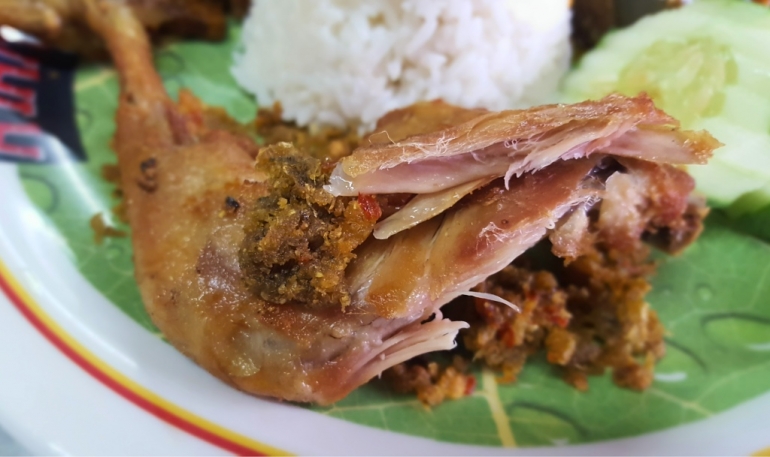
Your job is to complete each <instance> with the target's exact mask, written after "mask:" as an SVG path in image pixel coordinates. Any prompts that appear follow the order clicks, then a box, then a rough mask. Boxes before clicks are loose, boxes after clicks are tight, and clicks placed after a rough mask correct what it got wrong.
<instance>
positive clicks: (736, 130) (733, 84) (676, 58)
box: [563, 0, 770, 214]
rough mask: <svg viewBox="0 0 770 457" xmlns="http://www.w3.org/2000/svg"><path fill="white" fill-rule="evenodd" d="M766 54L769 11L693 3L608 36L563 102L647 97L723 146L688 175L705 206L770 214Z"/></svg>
mask: <svg viewBox="0 0 770 457" xmlns="http://www.w3.org/2000/svg"><path fill="white" fill-rule="evenodd" d="M768 49H770V9H768V8H766V7H762V6H759V5H755V4H752V3H749V2H744V1H739V0H700V1H696V2H695V3H693V4H691V5H688V6H686V7H683V8H680V9H677V10H671V11H665V12H661V13H658V14H655V15H653V16H649V17H647V18H644V19H642V20H640V21H639V22H637V23H636V24H635V25H633V26H631V27H628V28H626V29H623V30H618V31H614V32H611V33H610V34H608V35H607V36H606V37H605V38H604V39H603V40H602V42H601V43H599V46H597V48H595V49H594V50H592V51H591V52H589V53H587V54H586V55H585V56H584V57H583V59H582V60H581V61H580V63H579V64H578V65H577V66H576V68H574V69H573V70H572V71H571V72H570V74H569V75H568V76H567V78H566V80H565V83H564V91H563V93H564V97H565V100H564V101H566V102H577V101H581V100H585V99H588V98H601V97H603V96H604V95H607V94H609V93H611V92H620V93H622V94H625V95H637V94H638V93H639V92H647V94H649V95H650V96H651V97H652V98H653V100H655V103H656V105H657V106H658V107H660V108H662V109H663V110H665V111H666V112H667V113H669V114H671V115H672V116H674V117H676V118H677V119H679V120H680V121H681V122H682V126H683V127H684V128H688V129H696V130H698V129H706V130H708V131H709V132H711V134H712V135H714V136H715V137H716V138H717V139H719V140H720V141H721V142H722V143H724V144H725V146H724V147H722V148H720V149H719V150H717V151H716V152H715V154H714V158H713V159H712V160H711V161H710V162H709V164H708V165H705V166H692V167H689V171H690V173H691V174H692V175H693V176H694V177H695V179H696V182H697V185H698V189H699V190H700V191H701V192H703V193H704V194H705V195H706V196H707V197H709V200H710V203H711V204H712V205H714V206H729V205H732V204H735V207H734V208H731V212H733V213H736V214H737V213H741V212H747V211H753V210H755V209H758V208H760V207H762V206H766V205H768V204H770V55H768V53H767V50H768ZM744 196H745V197H744ZM741 197H744V198H741Z"/></svg>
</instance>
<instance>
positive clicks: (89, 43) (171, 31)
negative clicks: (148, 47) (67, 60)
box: [0, 0, 227, 59]
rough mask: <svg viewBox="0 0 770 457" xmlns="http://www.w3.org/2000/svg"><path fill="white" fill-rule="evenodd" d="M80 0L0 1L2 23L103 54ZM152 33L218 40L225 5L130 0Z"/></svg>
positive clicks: (202, 0)
mask: <svg viewBox="0 0 770 457" xmlns="http://www.w3.org/2000/svg"><path fill="white" fill-rule="evenodd" d="M81 3H82V2H81V0H0V25H9V26H11V27H14V28H17V29H19V30H21V31H24V32H27V33H29V34H32V35H35V36H37V37H39V38H41V39H42V40H43V41H44V42H45V43H47V44H50V45H52V46H55V47H57V48H59V49H62V50H65V51H71V52H76V53H78V54H80V55H82V56H84V57H86V58H90V59H94V58H102V57H104V56H105V52H106V50H105V49H104V44H103V43H102V42H101V40H99V39H98V38H97V37H95V36H94V35H93V33H92V32H91V30H90V29H89V27H88V25H87V24H86V23H85V22H84V21H83V20H82V17H83V12H82V9H81ZM128 4H129V5H130V6H131V9H132V10H133V11H134V14H136V17H137V18H138V19H139V21H140V22H141V23H142V25H143V26H144V27H145V28H146V29H147V31H148V32H149V33H150V34H152V35H153V36H156V37H159V36H167V35H170V36H177V37H183V38H203V39H207V40H219V39H222V38H224V36H225V32H226V30H227V21H226V19H225V15H224V10H223V5H221V4H218V3H217V2H214V1H211V0H128Z"/></svg>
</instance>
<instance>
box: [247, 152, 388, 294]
mask: <svg viewBox="0 0 770 457" xmlns="http://www.w3.org/2000/svg"><path fill="white" fill-rule="evenodd" d="M257 167H258V168H259V169H261V170H262V171H264V172H265V173H266V174H267V175H268V176H269V182H270V183H271V190H270V193H269V195H267V196H265V197H262V198H260V199H259V200H258V201H257V202H256V204H255V205H254V206H253V207H251V208H247V210H248V211H249V216H248V217H249V222H248V225H247V227H246V237H245V239H244V241H243V244H242V245H241V248H240V252H239V261H240V265H241V268H242V270H243V272H244V275H245V277H244V280H245V282H246V284H247V286H248V287H249V289H250V290H251V291H252V292H253V293H255V294H256V295H257V296H259V297H261V298H262V299H263V300H265V301H268V302H272V303H277V304H283V303H287V302H293V303H302V304H306V305H308V306H312V307H319V306H341V307H342V308H343V309H344V308H345V307H346V306H347V305H349V304H350V293H349V291H348V285H347V282H346V280H345V267H347V265H348V263H350V261H351V260H353V258H354V257H355V254H353V250H354V249H355V248H356V247H358V246H359V245H360V244H361V243H363V242H364V240H366V238H367V237H368V236H369V234H370V233H371V232H372V229H373V227H374V224H375V223H376V222H377V219H378V217H379V215H380V214H381V211H379V208H378V207H376V205H377V202H376V201H369V200H368V199H364V200H363V201H364V202H366V203H365V204H364V205H362V204H360V203H359V201H358V199H355V198H339V197H334V196H332V195H331V194H330V193H328V192H326V191H324V190H323V185H324V184H326V183H327V182H328V178H329V174H328V171H326V169H325V168H324V167H323V166H322V163H321V161H320V160H318V159H315V158H313V157H310V156H308V155H306V154H304V153H302V152H300V151H299V150H298V149H297V148H296V147H294V146H293V145H291V144H289V143H278V144H276V145H273V146H269V147H267V148H263V149H262V150H261V151H260V153H259V156H258V158H257Z"/></svg>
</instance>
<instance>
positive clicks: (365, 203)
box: [358, 194, 382, 221]
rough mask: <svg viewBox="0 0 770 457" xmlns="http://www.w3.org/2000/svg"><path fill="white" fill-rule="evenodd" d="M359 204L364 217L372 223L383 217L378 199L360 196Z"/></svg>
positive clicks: (366, 195) (370, 196)
mask: <svg viewBox="0 0 770 457" xmlns="http://www.w3.org/2000/svg"><path fill="white" fill-rule="evenodd" d="M358 204H359V205H361V209H362V210H363V212H364V216H366V218H367V219H369V220H370V221H376V220H377V219H379V218H380V216H382V209H381V208H380V204H379V203H377V199H376V198H374V196H372V195H368V194H358Z"/></svg>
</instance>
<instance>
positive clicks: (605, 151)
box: [80, 0, 716, 404]
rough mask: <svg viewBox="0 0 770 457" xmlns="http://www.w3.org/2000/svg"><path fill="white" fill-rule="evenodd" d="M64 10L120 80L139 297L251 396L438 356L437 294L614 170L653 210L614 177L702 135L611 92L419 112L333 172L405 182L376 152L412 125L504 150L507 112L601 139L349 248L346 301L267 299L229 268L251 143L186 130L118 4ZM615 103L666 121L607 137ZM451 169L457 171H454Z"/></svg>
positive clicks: (122, 160) (596, 192)
mask: <svg viewBox="0 0 770 457" xmlns="http://www.w3.org/2000/svg"><path fill="white" fill-rule="evenodd" d="M80 7H81V8H82V10H81V11H82V12H83V13H85V14H86V17H87V19H88V23H89V24H90V25H91V27H92V28H93V29H94V30H95V31H96V32H97V33H98V34H100V35H101V36H102V37H103V38H104V40H105V41H106V43H107V45H108V48H109V50H110V53H111V55H112V56H113V59H114V61H115V65H116V67H117V70H118V72H119V74H120V82H121V94H120V103H119V108H118V112H117V131H116V134H115V140H114V146H115V149H116V151H117V154H118V161H119V167H120V171H121V173H120V174H121V187H122V191H123V193H124V196H125V203H126V207H127V215H128V219H129V221H130V224H131V228H132V242H133V248H134V259H135V267H136V273H135V274H136V280H137V283H138V285H139V289H140V291H141V295H142V299H143V301H144V304H145V306H146V308H147V310H148V312H149V314H150V316H151V317H152V319H153V321H154V322H155V324H156V325H157V326H158V327H159V328H160V329H161V330H162V331H163V333H164V334H165V335H166V337H167V338H168V340H169V341H170V342H171V343H172V344H173V345H174V346H175V347H177V348H178V349H179V350H180V351H181V352H183V353H184V354H186V355H187V356H189V357H190V358H192V359H193V360H195V361H196V362H197V363H198V364H200V365H201V366H202V367H203V368H205V369H206V370H208V371H209V372H211V373H212V374H214V375H215V376H217V377H219V378H220V379H222V380H223V381H225V382H228V383H230V384H232V385H234V386H236V387H238V388H240V389H243V390H245V391H247V392H250V393H253V394H259V395H265V396H271V397H277V398H281V399H285V400H293V401H301V402H316V403H320V404H329V403H333V402H335V401H337V400H339V399H341V398H343V397H345V396H346V395H347V394H348V393H349V392H350V391H351V390H353V389H354V388H356V387H358V386H359V385H361V384H363V383H365V382H367V381H368V380H369V379H371V378H372V377H374V376H376V375H378V374H379V373H381V372H382V371H383V370H385V369H386V368H388V367H391V366H393V365H395V364H397V363H400V362H403V361H405V360H408V359H411V358H413V357H414V356H416V355H419V354H423V353H426V352H431V351H437V350H446V349H451V348H452V347H454V345H455V341H454V340H455V337H456V336H457V332H458V331H459V330H460V329H461V328H465V327H466V326H467V324H465V323H464V322H453V321H451V320H449V319H445V318H443V317H442V314H441V307H442V306H443V305H444V304H446V303H447V302H449V301H450V300H452V299H453V298H455V297H457V296H458V295H460V294H463V293H464V292H467V291H468V290H469V289H471V288H472V287H473V286H475V285H476V284H478V283H479V282H480V281H482V280H484V279H485V278H486V277H487V276H489V275H491V274H493V273H495V272H498V271H500V270H501V269H503V268H504V267H505V266H506V265H508V264H510V262H511V261H512V260H514V259H515V258H516V257H517V256H519V255H520V254H521V253H522V252H524V251H526V250H527V249H529V248H530V247H531V246H533V245H534V244H535V243H537V242H538V241H540V240H541V239H543V238H544V237H546V236H548V234H549V233H550V232H551V231H552V230H553V229H554V228H556V227H557V226H559V224H560V221H562V220H563V219H564V218H565V217H567V216H571V215H572V214H575V213H576V212H579V211H581V210H583V209H585V208H586V207H588V206H590V205H595V204H598V203H597V202H600V201H601V199H602V198H603V197H604V195H605V194H604V192H605V187H606V188H609V187H610V186H611V185H612V183H613V182H614V181H613V179H614V180H615V181H618V180H620V181H621V184H623V183H625V184H627V185H635V186H637V187H636V188H635V189H634V190H635V191H637V193H636V195H637V197H638V198H637V200H636V202H638V205H637V204H634V205H633V206H632V207H628V208H625V209H626V210H627V211H626V213H628V214H632V215H633V214H634V212H635V211H636V212H638V211H642V210H643V209H644V208H649V207H651V206H650V205H651V203H650V202H651V201H653V200H654V199H653V198H652V197H651V195H653V193H651V192H650V191H649V186H648V187H645V185H646V184H645V181H644V180H643V179H636V178H634V179H631V180H629V179H625V178H622V177H623V176H626V175H629V174H631V175H632V176H635V175H633V173H632V172H633V170H636V169H637V168H638V167H637V166H636V165H634V162H633V161H634V160H638V161H640V162H641V161H644V163H650V164H651V166H654V167H664V168H665V169H666V170H676V169H675V168H674V167H672V166H670V165H668V164H667V163H691V162H698V161H702V160H704V159H705V157H707V156H708V154H709V153H710V149H711V148H712V147H713V146H714V145H716V143H715V142H714V141H713V139H711V137H709V136H708V135H707V134H705V133H693V132H682V131H679V130H678V128H677V127H676V125H675V124H672V123H671V121H670V118H668V117H667V116H665V115H664V114H663V113H662V112H660V111H657V110H655V109H654V107H652V106H651V104H650V103H649V102H648V101H647V100H646V99H644V98H639V99H627V98H624V97H619V96H614V97H611V98H608V99H605V100H604V101H602V102H599V103H598V104H597V102H588V103H584V104H579V105H575V106H572V107H558V106H552V107H545V108H534V109H533V110H531V111H526V110H525V111H519V112H513V113H500V114H484V115H483V116H486V117H484V122H483V123H480V122H479V121H478V118H477V117H473V116H465V115H460V116H457V114H458V112H455V110H452V109H449V110H447V113H450V114H451V113H454V114H452V115H451V116H450V118H451V119H449V118H448V119H447V120H446V122H443V121H442V122H439V123H436V121H435V120H433V121H430V122H429V123H428V124H430V128H429V130H432V129H434V128H444V130H442V131H441V132H438V133H436V132H432V133H431V132H425V131H420V130H424V129H421V128H420V127H419V126H420V122H419V120H418V119H414V118H412V119H411V121H409V122H412V123H414V125H413V126H412V127H409V129H408V130H410V131H409V132H407V133H406V134H404V135H406V136H405V138H404V139H403V140H401V141H400V142H397V143H395V144H390V143H386V144H383V145H382V146H381V147H382V149H380V148H379V147H378V146H377V145H374V144H373V145H372V146H367V147H365V148H363V149H361V150H358V151H356V152H354V153H353V155H352V156H351V157H353V158H354V159H351V160H357V161H359V162H360V163H361V164H364V165H361V166H355V167H353V168H348V171H350V170H356V171H355V172H356V173H359V172H360V173H359V174H363V173H365V172H366V171H367V170H377V169H379V168H380V165H378V164H381V163H384V162H387V163H388V164H389V165H393V166H401V167H402V168H401V169H402V170H405V171H406V172H407V173H406V174H405V175H404V176H410V175H415V173H416V174H419V173H418V172H419V171H421V170H423V167H422V165H424V164H422V165H421V164H419V162H418V161H412V162H410V157H409V156H408V155H404V154H402V153H398V154H393V153H392V151H393V150H401V149H404V150H406V148H407V147H411V146H409V145H413V144H414V143H415V141H414V140H413V138H414V137H412V136H410V135H413V134H417V133H419V134H422V136H418V137H417V138H418V139H420V141H421V142H422V143H421V144H422V145H423V146H424V147H423V149H426V148H427V149H430V148H433V149H435V148H436V147H437V146H440V145H441V141H443V140H442V138H446V137H447V135H448V133H447V132H465V133H464V134H463V135H457V136H456V137H455V138H454V139H453V140H452V145H451V147H452V151H453V153H456V155H472V154H473V153H475V151H476V150H477V148H478V147H479V145H494V144H513V143H514V142H517V141H519V138H517V137H516V136H515V135H512V133H511V130H510V129H506V128H504V127H506V126H508V124H510V116H513V118H515V119H516V120H517V122H523V123H525V124H526V123H528V122H529V121H530V120H531V119H537V120H538V122H537V124H538V125H539V126H540V127H539V128H540V129H541V138H542V139H543V140H544V141H551V139H553V138H554V137H558V138H560V139H561V140H563V141H567V142H568V143H570V144H572V143H575V144H581V143H580V142H581V141H582V140H583V139H584V138H585V137H586V131H585V130H583V129H580V128H574V129H570V131H569V132H565V131H564V129H560V128H558V125H561V124H559V119H561V118H560V116H563V115H564V113H568V114H569V113H574V112H580V113H581V114H580V117H581V119H582V120H584V121H585V122H586V123H587V124H588V125H591V126H594V127H595V128H594V129H591V130H590V132H591V133H592V134H594V137H592V139H591V141H593V143H591V144H592V145H594V146H596V145H599V146H601V147H598V146H597V147H596V148H593V149H591V148H582V149H581V148H579V149H569V150H570V151H571V154H570V156H569V160H564V158H563V157H561V156H559V155H557V156H555V158H554V156H548V157H549V159H548V160H549V163H547V164H543V166H542V167H541V168H540V169H538V171H537V172H534V173H532V172H529V171H526V172H522V173H521V174H520V176H517V177H514V176H505V175H506V174H507V171H508V168H509V167H507V166H506V167H493V168H492V169H490V170H488V171H489V172H488V173H486V174H484V175H483V177H484V179H486V180H487V182H488V184H485V185H481V186H480V188H478V189H477V190H476V191H474V192H472V193H471V194H470V195H466V196H464V197H463V198H461V199H459V200H458V201H457V202H455V203H453V204H452V205H449V206H447V207H446V209H445V210H444V211H443V212H442V213H441V214H439V215H437V216H436V217H432V218H430V219H428V220H426V221H425V222H423V223H420V224H417V225H415V226H413V227H410V228H408V229H405V230H401V231H399V232H398V233H396V234H393V235H392V236H390V237H388V238H387V239H383V240H378V239H375V238H373V237H369V238H368V239H367V240H366V241H365V242H364V243H363V244H361V245H360V246H359V247H358V248H357V249H355V251H354V254H355V258H353V259H352V261H351V262H350V264H349V265H348V267H347V269H346V271H345V277H346V281H347V284H348V287H349V293H350V299H351V302H350V304H348V305H347V306H346V307H345V308H344V309H343V307H341V306H327V307H319V306H307V304H306V303H302V302H298V301H287V302H286V303H272V302H268V301H265V300H263V299H262V298H260V297H259V296H258V295H256V294H254V293H253V291H252V290H251V289H250V287H249V285H248V281H244V275H245V274H246V272H244V270H242V267H241V264H242V259H241V257H240V256H241V254H240V253H241V247H242V246H243V243H244V239H246V233H247V231H248V228H249V224H250V220H251V215H250V211H249V208H251V207H254V205H255V204H256V203H257V202H258V201H259V199H260V198H263V197H266V196H268V195H269V194H270V191H271V190H270V187H271V186H270V184H269V183H266V182H265V175H264V174H263V173H262V172H260V171H258V170H257V169H255V167H254V162H255V160H254V157H255V153H256V149H257V148H256V146H255V145H254V144H253V143H250V142H249V141H247V140H246V139H244V138H243V137H241V136H239V135H238V134H237V133H233V132H230V131H227V130H217V129H209V128H202V127H201V125H200V122H199V119H198V118H197V117H196V116H195V115H194V113H190V112H188V111H187V110H184V109H181V108H180V106H179V105H176V104H175V103H173V102H172V101H171V100H170V98H169V97H168V95H167V94H166V92H165V91H164V88H163V86H162V84H161V81H160V79H159V77H158V75H157V73H156V72H155V69H154V68H153V66H152V58H151V57H152V56H151V51H150V46H149V42H148V39H147V36H146V34H145V32H144V30H143V27H142V25H141V23H140V22H139V21H138V20H137V19H136V17H135V15H134V13H133V12H132V10H131V9H130V8H129V7H128V6H127V5H126V4H125V3H124V2H120V1H99V0H83V1H82V3H81V4H80ZM629 105H631V106H636V105H641V106H643V107H644V108H645V109H644V110H642V111H640V112H638V113H634V112H629V113H626V114H625V115H626V116H627V120H628V122H629V123H631V124H633V125H639V124H642V123H644V122H646V121H648V120H649V119H653V120H656V121H657V120H661V119H662V120H664V121H665V122H664V124H665V125H666V131H665V132H663V131H662V130H659V129H658V128H657V127H655V126H652V127H651V128H637V129H636V130H634V132H633V135H636V136H635V137H625V140H624V141H622V142H620V143H614V140H616V139H618V138H619V136H618V135H615V133H617V130H613V129H609V128H604V127H602V126H605V127H606V125H608V123H609V124H612V123H611V122H610V121H609V120H608V119H607V118H608V116H609V117H610V118H611V117H612V116H613V115H614V113H615V112H624V113H625V111H623V109H624V107H625V106H629ZM597 106H600V107H601V109H597ZM546 113H547V115H546ZM469 117H472V119H470V120H468V118H469ZM391 119H393V118H391ZM624 119H625V118H624ZM610 120H611V119H610ZM398 124H399V123H398V122H396V123H395V125H396V127H397V125H398ZM562 124H563V123H562ZM568 125H570V126H572V125H573V124H572V123H568ZM612 125H614V124H612ZM549 126H552V127H550V129H549ZM482 127H483V129H482ZM518 131H519V130H516V129H514V130H513V132H514V133H515V132H518ZM627 131H630V130H628V129H627ZM597 132H599V133H597ZM601 132H605V136H604V137H601V135H600V133H601ZM666 132H670V133H666ZM426 135H427V136H426ZM666 135H668V136H666ZM672 135H673V136H672ZM661 136H666V138H673V139H674V140H675V141H674V142H673V143H671V144H669V143H666V144H665V146H666V147H665V148H663V149H657V148H654V149H653V150H648V149H646V147H647V146H649V145H650V144H653V145H655V144H661V142H659V141H657V140H658V139H659V137H661ZM426 138H433V140H430V141H433V142H432V143H431V142H426V141H428V140H426ZM570 138H571V140H570ZM634 138H637V139H638V140H639V141H632V140H633V139H634ZM471 140H472V141H471ZM536 140H537V139H536V138H534V137H532V138H529V139H528V140H527V141H529V142H530V143H533V144H534V142H536ZM560 144H561V143H560ZM589 149H590V151H589ZM617 151H621V152H622V153H621V154H620V155H619V156H618V157H619V158H618V159H616V158H615V157H614V156H613V155H612V154H613V152H617ZM264 153H266V152H265V151H262V152H260V154H264ZM416 154H418V155H419V154H423V152H420V151H417V152H416ZM421 157H422V156H421ZM627 157H633V159H627ZM521 158H522V157H519V156H516V158H515V159H516V160H519V159H521ZM524 158H525V159H526V156H525V157H524ZM645 159H648V160H646V161H645ZM627 160H628V161H627ZM399 161H401V162H399ZM656 161H657V162H664V163H666V164H663V165H661V164H658V163H655V162H656ZM513 162H515V161H513ZM513 162H511V163H513ZM345 163H346V162H344V161H343V162H342V164H343V165H342V166H345V165H344V164H345ZM411 166H414V167H419V169H418V170H411V169H410V168H409V167H411ZM642 168H643V167H642ZM463 171H464V170H463V169H462V168H456V169H454V171H450V172H453V173H458V174H462V173H463ZM677 171H678V170H677ZM618 176H620V177H621V178H620V179H619V178H617V177H618ZM463 179H465V175H464V174H463V176H462V177H460V178H458V181H462V180H463ZM676 179H677V181H681V182H682V183H683V185H682V186H679V187H676V189H678V190H676V191H675V193H676V199H675V200H676V201H677V202H679V201H687V198H688V195H689V192H690V190H691V189H692V180H691V179H690V178H689V176H687V175H686V173H684V172H679V174H676ZM397 181H400V183H401V184H402V186H401V187H399V185H398V182H396V183H395V184H396V185H394V186H393V187H394V189H393V191H394V192H401V193H404V192H410V190H409V186H410V185H411V184H412V183H411V182H410V180H409V179H400V180H397ZM233 201H235V202H237V203H238V204H237V205H234V204H233ZM685 208H686V205H679V206H676V209H675V210H673V213H672V214H670V215H667V216H666V217H665V218H656V217H654V216H655V214H652V216H650V217H648V216H647V213H645V214H644V215H643V216H639V217H637V218H636V220H637V221H642V222H643V224H644V227H645V228H644V229H643V231H645V230H648V228H649V227H653V228H656V229H657V228H658V225H660V224H663V225H666V224H669V225H670V223H671V221H672V220H673V221H676V220H678V219H679V218H680V217H682V214H681V213H683V212H684V209H685ZM653 213H654V211H653ZM642 222H640V224H641V223H642ZM608 227H609V228H607V230H610V228H612V229H613V230H615V231H616V232H617V234H618V236H621V235H624V234H626V233H627V232H628V230H630V229H628V227H630V225H628V224H626V225H623V224H620V225H617V224H614V223H610V224H609V225H608ZM635 227H636V226H635ZM635 227H634V228H633V229H634V230H635V229H636V228H635ZM565 233H568V232H565ZM575 233H577V232H575ZM250 242H254V240H253V239H251V241H250ZM252 279H253V280H255V281H258V280H259V278H252ZM431 316H433V318H432V319H430V317H431Z"/></svg>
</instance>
